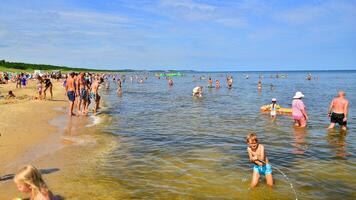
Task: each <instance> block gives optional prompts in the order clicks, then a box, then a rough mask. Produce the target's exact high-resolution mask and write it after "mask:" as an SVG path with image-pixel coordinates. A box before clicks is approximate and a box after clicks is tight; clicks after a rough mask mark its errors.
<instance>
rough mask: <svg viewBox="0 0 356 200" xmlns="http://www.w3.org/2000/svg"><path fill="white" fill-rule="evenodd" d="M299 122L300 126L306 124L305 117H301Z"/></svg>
mask: <svg viewBox="0 0 356 200" xmlns="http://www.w3.org/2000/svg"><path fill="white" fill-rule="evenodd" d="M299 123H300V127H302V128H304V127H306V126H307V119H305V117H302V118H301V119H300V120H299Z"/></svg>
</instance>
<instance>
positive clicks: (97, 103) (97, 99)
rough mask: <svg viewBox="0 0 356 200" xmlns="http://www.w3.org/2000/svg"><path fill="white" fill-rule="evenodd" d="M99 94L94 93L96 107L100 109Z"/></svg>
mask: <svg viewBox="0 0 356 200" xmlns="http://www.w3.org/2000/svg"><path fill="white" fill-rule="evenodd" d="M99 105H100V96H99V94H97V95H96V109H100V106H99Z"/></svg>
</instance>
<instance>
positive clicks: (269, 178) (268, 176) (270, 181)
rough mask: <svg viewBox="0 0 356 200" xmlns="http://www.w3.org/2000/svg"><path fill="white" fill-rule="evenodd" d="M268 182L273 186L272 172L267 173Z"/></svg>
mask: <svg viewBox="0 0 356 200" xmlns="http://www.w3.org/2000/svg"><path fill="white" fill-rule="evenodd" d="M266 182H267V185H268V186H270V187H272V186H273V178H272V174H266Z"/></svg>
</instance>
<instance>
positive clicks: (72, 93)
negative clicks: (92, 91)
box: [66, 72, 76, 116]
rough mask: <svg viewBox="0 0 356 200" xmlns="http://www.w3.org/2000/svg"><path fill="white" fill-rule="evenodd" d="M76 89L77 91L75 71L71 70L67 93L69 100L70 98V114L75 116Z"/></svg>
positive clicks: (67, 82)
mask: <svg viewBox="0 0 356 200" xmlns="http://www.w3.org/2000/svg"><path fill="white" fill-rule="evenodd" d="M75 91H76V85H75V80H74V72H71V73H70V74H69V76H68V78H67V81H66V94H67V96H68V100H69V115H70V116H75V114H74V113H73V108H74V101H75Z"/></svg>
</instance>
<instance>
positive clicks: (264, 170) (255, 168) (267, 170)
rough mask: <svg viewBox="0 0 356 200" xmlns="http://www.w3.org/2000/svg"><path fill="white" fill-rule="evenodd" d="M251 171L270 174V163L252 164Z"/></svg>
mask: <svg viewBox="0 0 356 200" xmlns="http://www.w3.org/2000/svg"><path fill="white" fill-rule="evenodd" d="M253 171H256V172H258V173H259V174H262V175H266V174H272V167H271V165H270V164H266V165H263V166H259V165H253Z"/></svg>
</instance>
